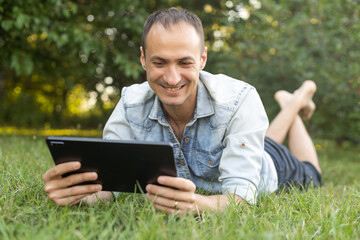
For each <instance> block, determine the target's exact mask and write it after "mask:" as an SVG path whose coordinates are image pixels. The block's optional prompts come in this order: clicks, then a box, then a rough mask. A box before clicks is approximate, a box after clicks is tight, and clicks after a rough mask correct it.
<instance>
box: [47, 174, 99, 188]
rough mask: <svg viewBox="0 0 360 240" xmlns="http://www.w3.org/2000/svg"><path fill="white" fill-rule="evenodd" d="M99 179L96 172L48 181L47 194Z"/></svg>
mask: <svg viewBox="0 0 360 240" xmlns="http://www.w3.org/2000/svg"><path fill="white" fill-rule="evenodd" d="M97 177H98V175H97V173H96V172H87V173H78V174H73V175H70V176H67V177H65V178H61V179H55V180H52V181H48V182H46V184H45V192H47V193H50V192H52V191H55V190H57V189H61V188H68V187H71V186H73V185H76V184H80V183H84V182H88V181H94V180H96V179H97Z"/></svg>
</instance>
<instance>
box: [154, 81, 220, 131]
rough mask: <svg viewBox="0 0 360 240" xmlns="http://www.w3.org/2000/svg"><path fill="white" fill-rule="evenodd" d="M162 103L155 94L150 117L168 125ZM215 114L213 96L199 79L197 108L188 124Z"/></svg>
mask: <svg viewBox="0 0 360 240" xmlns="http://www.w3.org/2000/svg"><path fill="white" fill-rule="evenodd" d="M161 106H162V104H161V102H160V100H159V98H158V96H156V95H155V100H154V105H153V107H152V109H151V111H150V114H149V118H150V119H152V120H157V121H159V123H161V124H164V125H168V123H167V121H166V119H165V116H164V113H163V110H162V107H161ZM213 114H214V104H213V102H212V101H211V96H210V94H209V92H208V90H207V89H206V88H205V86H204V84H203V83H202V81H201V79H199V81H198V89H197V97H196V108H195V111H194V115H193V118H192V120H191V121H190V122H189V123H188V124H187V125H192V124H193V123H194V122H195V121H196V119H198V118H203V117H208V116H211V115H213Z"/></svg>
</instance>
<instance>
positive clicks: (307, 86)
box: [294, 80, 316, 120]
mask: <svg viewBox="0 0 360 240" xmlns="http://www.w3.org/2000/svg"><path fill="white" fill-rule="evenodd" d="M315 92H316V84H315V82H314V81H312V80H305V81H304V82H303V84H302V85H301V87H300V88H298V89H297V90H296V91H295V92H294V97H299V99H301V103H302V105H301V106H302V107H301V110H300V115H301V116H302V118H303V119H304V120H307V119H309V118H310V117H311V116H312V114H313V113H314V111H315V108H316V106H315V103H314V102H313V101H312V97H313V96H314V94H315Z"/></svg>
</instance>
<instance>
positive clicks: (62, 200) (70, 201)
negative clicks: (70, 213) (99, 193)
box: [53, 194, 88, 206]
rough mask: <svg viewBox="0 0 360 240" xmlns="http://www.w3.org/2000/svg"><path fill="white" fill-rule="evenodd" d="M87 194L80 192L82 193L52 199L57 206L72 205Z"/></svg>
mask: <svg viewBox="0 0 360 240" xmlns="http://www.w3.org/2000/svg"><path fill="white" fill-rule="evenodd" d="M87 195H88V194H82V195H77V196H71V197H66V198H60V199H55V200H53V201H54V202H55V203H56V205H58V206H72V205H75V204H78V203H79V202H80V201H81V199H83V198H84V197H86V196H87Z"/></svg>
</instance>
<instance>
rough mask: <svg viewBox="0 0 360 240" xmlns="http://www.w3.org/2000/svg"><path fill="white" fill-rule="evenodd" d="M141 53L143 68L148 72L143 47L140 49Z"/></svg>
mask: <svg viewBox="0 0 360 240" xmlns="http://www.w3.org/2000/svg"><path fill="white" fill-rule="evenodd" d="M140 53H141V55H140V62H141V66H142V68H143V69H144V70H145V71H146V64H145V54H144V49H143V47H142V46H141V47H140Z"/></svg>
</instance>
